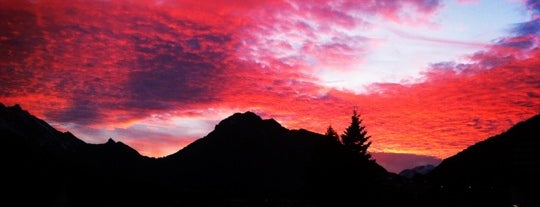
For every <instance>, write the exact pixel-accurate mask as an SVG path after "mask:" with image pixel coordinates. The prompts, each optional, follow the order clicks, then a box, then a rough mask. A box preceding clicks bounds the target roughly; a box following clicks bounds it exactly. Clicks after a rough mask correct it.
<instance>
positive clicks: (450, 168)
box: [0, 104, 540, 206]
mask: <svg viewBox="0 0 540 207" xmlns="http://www.w3.org/2000/svg"><path fill="white" fill-rule="evenodd" d="M539 135H540V116H535V117H533V118H531V119H530V120H527V121H525V122H522V123H519V124H518V125H516V126H514V127H513V128H511V129H510V130H509V131H508V132H505V133H503V134H501V135H498V136H495V137H492V138H489V139H487V140H485V141H483V142H480V143H478V144H476V145H473V146H471V147H469V148H468V149H466V150H464V151H463V152H461V153H459V154H457V155H455V156H453V157H450V158H448V159H446V160H444V161H443V162H442V163H441V164H440V165H439V166H437V167H436V168H434V169H433V170H432V171H431V172H429V173H427V171H429V170H431V167H427V168H423V169H420V168H418V169H416V170H413V172H414V173H420V174H425V175H424V176H422V177H421V179H414V180H410V179H408V178H405V177H403V176H398V175H396V174H393V173H388V172H387V171H386V170H385V169H384V168H382V167H381V166H379V165H378V164H377V163H376V162H371V161H365V160H362V159H360V158H358V157H357V156H355V155H354V154H352V153H350V152H348V151H347V150H345V149H344V148H343V147H342V145H341V144H340V143H338V142H336V141H335V140H333V139H330V138H329V137H326V136H324V135H321V134H317V133H314V132H310V131H307V130H302V129H301V130H289V129H286V128H284V127H282V126H281V125H280V124H279V123H278V122H277V121H275V120H273V119H269V120H263V119H261V118H260V117H259V116H257V115H256V114H254V113H252V112H245V113H236V114H234V115H232V116H230V117H228V118H226V119H224V120H223V121H221V122H220V123H219V124H217V125H216V127H215V129H214V130H213V131H212V132H210V133H209V134H208V135H207V136H205V137H203V138H201V139H199V140H197V141H195V142H194V143H192V144H190V145H188V146H187V147H185V148H184V149H182V150H179V151H178V152H176V153H174V154H172V155H169V156H167V157H163V158H149V157H145V156H142V155H140V154H139V153H138V152H137V151H135V150H134V149H132V148H131V147H129V146H127V145H125V144H123V143H122V142H116V141H114V140H112V139H109V140H108V141H107V142H106V143H104V144H88V143H85V142H84V141H82V140H80V139H78V138H77V137H75V136H74V135H73V134H71V133H69V132H59V131H57V130H56V129H54V128H53V127H51V126H50V125H49V124H47V123H46V122H44V121H43V120H41V119H39V118H37V117H35V116H33V115H31V114H30V113H28V112H27V111H24V110H23V109H21V107H20V106H18V105H15V106H11V107H6V106H4V105H2V104H0V137H2V143H3V144H2V150H0V151H1V153H2V154H1V156H0V161H1V162H2V165H3V166H2V169H3V172H4V173H3V174H4V175H3V176H2V178H1V182H2V187H3V188H4V189H5V191H4V192H7V193H5V194H4V195H3V196H2V201H3V202H5V203H16V204H17V205H19V206H27V205H32V206H37V205H39V206H362V205H367V206H403V205H406V206H466V205H472V204H475V205H480V204H486V203H487V204H491V205H492V206H508V205H514V204H516V205H519V206H527V205H529V206H534V205H537V204H539V203H538V198H537V196H536V194H535V193H534V192H536V191H531V190H528V189H534V188H533V187H535V186H536V185H537V184H538V175H540V171H539V169H540V165H539V162H540V156H539V153H540V141H539V140H538V138H540V136H539ZM428 168H429V169H428ZM414 173H413V174H414ZM493 196H495V197H493Z"/></svg>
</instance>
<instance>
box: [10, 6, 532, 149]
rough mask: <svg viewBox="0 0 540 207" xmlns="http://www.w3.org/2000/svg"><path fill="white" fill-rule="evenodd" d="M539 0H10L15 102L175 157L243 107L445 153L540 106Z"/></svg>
mask: <svg viewBox="0 0 540 207" xmlns="http://www.w3.org/2000/svg"><path fill="white" fill-rule="evenodd" d="M539 17H540V3H538V2H537V1H535V0H527V1H517V0H496V1H488V0H484V1H471V0H468V1H467V0H460V1H450V0H448V1H440V0H402V1H394V0H379V1H369V0H365V1H356V0H340V1H332V0H308V1H305V0H283V1H281V0H277V1H276V0H262V1H261V0H257V1H255V0H241V1H226V2H224V1H213V0H198V1H192V0H161V1H154V0H131V1H127V0H126V1H123V0H120V1H99V0H88V1H82V0H81V1H77V0H76V1H65V0H53V1H41V0H33V1H25V0H22V1H11V0H0V69H1V70H2V73H0V101H1V102H3V103H4V104H5V105H12V104H16V103H19V104H21V106H22V107H23V108H25V109H27V110H29V111H30V112H31V113H32V114H35V115H37V116H39V117H41V118H43V119H45V120H46V121H47V122H50V123H54V125H55V126H56V127H58V128H60V129H62V130H69V131H72V132H73V133H74V134H76V135H77V136H78V137H81V138H83V139H84V140H85V141H87V142H91V143H99V142H105V141H106V140H107V139H108V138H109V137H112V138H114V139H115V140H119V141H122V142H125V143H127V144H128V145H130V146H132V147H134V148H135V149H137V150H138V151H140V152H141V153H142V154H144V155H149V156H164V155H167V154H170V153H173V152H175V151H177V150H178V149H180V148H182V147H184V146H186V145H187V144H189V143H191V142H192V141H193V140H195V139H197V138H200V137H202V136H204V135H206V134H207V133H208V132H210V131H211V130H212V129H213V127H214V125H215V124H216V123H217V122H218V121H219V120H222V119H224V118H226V117H227V116H229V115H231V114H233V113H234V112H238V111H240V112H243V111H247V110H250V111H254V112H256V113H257V114H259V115H261V116H262V117H263V118H274V119H276V120H277V121H278V122H280V123H281V124H283V125H284V126H285V127H288V128H305V129H308V130H312V131H316V132H324V131H325V129H326V127H327V126H328V125H329V124H331V125H332V126H333V127H334V128H335V129H336V130H337V131H339V132H340V131H342V130H343V129H344V128H345V127H346V125H347V124H348V122H349V119H350V114H351V110H352V108H353V107H354V106H357V107H358V109H359V111H360V112H361V114H362V118H363V119H364V123H365V124H366V125H367V129H368V133H369V134H370V135H372V139H373V140H372V141H373V145H372V147H371V150H372V151H373V152H400V153H410V154H415V155H425V156H435V157H438V158H445V157H447V156H450V155H453V154H455V153H457V152H459V151H461V150H462V149H464V148H465V147H467V146H469V145H471V144H474V143H476V142H478V141H480V140H483V139H485V138H487V137H488V136H492V135H495V134H498V133H500V132H502V131H504V130H506V129H508V128H509V127H510V126H512V125H513V124H515V123H517V122H519V121H522V120H524V119H527V118H529V117H531V116H533V115H534V114H537V113H540V87H539V85H538V82H540V71H539V70H538V68H540V57H539V54H540V52H539V51H540V50H538V42H539V38H538V34H540V19H539Z"/></svg>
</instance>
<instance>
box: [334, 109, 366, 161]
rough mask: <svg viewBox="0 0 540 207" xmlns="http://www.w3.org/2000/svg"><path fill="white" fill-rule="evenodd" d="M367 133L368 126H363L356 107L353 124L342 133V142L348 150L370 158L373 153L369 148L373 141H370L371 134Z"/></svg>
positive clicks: (352, 118)
mask: <svg viewBox="0 0 540 207" xmlns="http://www.w3.org/2000/svg"><path fill="white" fill-rule="evenodd" d="M366 134H367V131H366V127H365V126H362V119H360V115H359V114H358V113H357V112H356V109H354V110H353V115H352V117H351V125H349V127H347V129H346V130H345V132H344V133H343V134H342V135H341V142H342V144H343V145H344V146H345V148H347V149H348V150H350V151H352V152H354V153H358V154H359V155H360V156H361V157H363V158H366V159H367V160H370V159H371V155H370V154H369V152H368V151H367V149H368V148H369V146H370V145H371V141H369V138H370V137H371V136H366Z"/></svg>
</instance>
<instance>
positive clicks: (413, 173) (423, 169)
mask: <svg viewBox="0 0 540 207" xmlns="http://www.w3.org/2000/svg"><path fill="white" fill-rule="evenodd" d="M434 168H435V166H433V165H421V166H416V167H414V168H411V169H405V170H402V171H401V172H399V175H400V176H403V177H406V178H409V179H412V178H415V177H418V176H424V175H426V174H428V173H429V172H431V171H432V170H433V169H434Z"/></svg>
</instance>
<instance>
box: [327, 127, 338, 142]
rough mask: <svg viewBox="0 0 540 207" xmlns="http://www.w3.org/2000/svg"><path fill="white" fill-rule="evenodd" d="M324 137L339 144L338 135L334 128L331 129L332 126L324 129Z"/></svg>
mask: <svg viewBox="0 0 540 207" xmlns="http://www.w3.org/2000/svg"><path fill="white" fill-rule="evenodd" d="M324 135H326V136H328V137H330V138H332V139H333V140H336V142H340V141H339V135H338V134H337V132H336V131H335V130H334V128H332V125H328V128H327V129H326V133H325V134H324Z"/></svg>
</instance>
